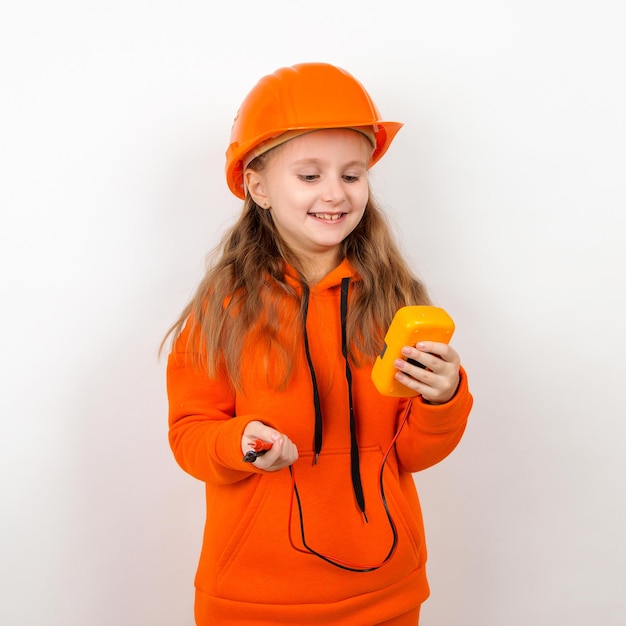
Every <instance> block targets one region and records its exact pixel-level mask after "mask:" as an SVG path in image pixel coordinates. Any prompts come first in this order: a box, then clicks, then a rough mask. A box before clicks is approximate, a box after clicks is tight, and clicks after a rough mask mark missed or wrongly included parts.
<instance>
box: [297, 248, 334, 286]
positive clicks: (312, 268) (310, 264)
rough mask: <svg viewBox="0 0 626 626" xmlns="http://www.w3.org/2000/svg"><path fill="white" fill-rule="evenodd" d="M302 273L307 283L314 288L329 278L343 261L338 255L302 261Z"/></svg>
mask: <svg viewBox="0 0 626 626" xmlns="http://www.w3.org/2000/svg"><path fill="white" fill-rule="evenodd" d="M300 263H301V267H302V273H303V274H304V277H305V278H306V282H307V283H308V284H309V285H311V286H313V285H317V283H319V282H320V281H321V280H322V279H323V278H324V277H325V276H328V274H330V272H332V271H333V270H334V269H335V268H336V267H337V266H338V265H339V263H341V259H340V258H338V256H337V254H335V253H333V254H332V255H327V256H319V257H315V258H313V259H311V258H309V259H300Z"/></svg>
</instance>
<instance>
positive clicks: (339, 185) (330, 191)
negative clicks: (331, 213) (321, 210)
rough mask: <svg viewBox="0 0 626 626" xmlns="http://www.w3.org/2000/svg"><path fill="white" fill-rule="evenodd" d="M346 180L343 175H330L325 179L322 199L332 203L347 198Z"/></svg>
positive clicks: (338, 202)
mask: <svg viewBox="0 0 626 626" xmlns="http://www.w3.org/2000/svg"><path fill="white" fill-rule="evenodd" d="M344 185H345V182H344V180H343V178H342V177H341V176H329V177H328V178H326V180H325V181H324V188H323V190H322V200H323V201H324V202H328V203H330V204H340V203H341V202H343V201H344V200H345V198H346V192H345V190H344Z"/></svg>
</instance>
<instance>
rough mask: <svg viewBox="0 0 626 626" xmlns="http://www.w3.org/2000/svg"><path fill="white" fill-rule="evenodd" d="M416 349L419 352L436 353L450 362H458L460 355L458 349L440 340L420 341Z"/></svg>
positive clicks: (435, 354)
mask: <svg viewBox="0 0 626 626" xmlns="http://www.w3.org/2000/svg"><path fill="white" fill-rule="evenodd" d="M415 349H416V350H417V351H418V352H421V353H426V354H430V355H434V356H436V357H438V358H440V359H443V360H444V361H446V362H448V363H458V362H459V361H460V357H459V355H458V353H457V352H456V350H455V349H454V348H453V347H452V346H451V345H450V344H447V343H442V342H440V341H420V342H419V343H418V344H417V345H416V346H415Z"/></svg>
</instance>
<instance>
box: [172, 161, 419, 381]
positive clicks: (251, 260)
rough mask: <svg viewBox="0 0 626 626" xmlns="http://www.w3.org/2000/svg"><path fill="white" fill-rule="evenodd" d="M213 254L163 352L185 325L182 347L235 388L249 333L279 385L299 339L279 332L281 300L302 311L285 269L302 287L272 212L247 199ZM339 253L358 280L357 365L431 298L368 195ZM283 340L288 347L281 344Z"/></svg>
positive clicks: (353, 323) (353, 328)
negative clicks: (401, 312)
mask: <svg viewBox="0 0 626 626" xmlns="http://www.w3.org/2000/svg"><path fill="white" fill-rule="evenodd" d="M266 156H267V154H264V155H261V156H259V157H257V158H256V159H255V160H254V161H253V162H252V163H251V164H250V165H249V166H248V167H250V168H252V169H255V170H256V171H261V170H262V169H263V168H264V167H265V163H266ZM212 256H213V258H215V261H213V262H212V263H210V264H209V267H208V268H207V272H206V274H205V276H204V278H203V279H202V281H201V282H200V285H199V286H198V288H197V290H196V292H195V294H194V296H193V297H192V299H191V301H190V302H189V303H188V304H187V306H186V307H185V308H184V310H183V312H182V313H181V315H180V317H179V318H178V320H177V321H176V322H175V323H174V324H173V325H172V326H171V328H170V329H169V330H168V332H167V334H166V336H165V338H164V340H163V343H162V344H161V348H163V346H164V345H165V343H166V342H167V340H168V338H171V339H172V342H175V341H176V340H177V339H178V337H179V336H180V335H181V333H182V331H183V328H184V327H185V324H186V323H189V325H190V328H189V338H188V342H187V349H188V350H189V351H190V352H193V353H194V355H195V359H196V363H198V364H199V365H201V366H203V367H205V368H206V371H207V373H208V374H209V376H215V374H216V373H217V370H218V368H221V367H223V368H225V370H226V372H227V374H228V377H229V379H230V382H231V384H232V385H233V386H234V387H235V388H236V389H240V388H241V375H240V363H241V357H242V351H243V347H244V342H245V341H246V339H247V338H248V337H249V336H250V333H254V335H255V339H256V338H260V339H261V340H262V341H263V342H264V344H265V345H266V346H267V350H268V351H269V350H272V351H273V353H272V357H273V358H272V362H273V363H274V365H273V367H277V368H278V371H280V372H282V375H281V379H282V380H281V383H282V384H284V383H285V382H287V379H288V377H289V374H290V372H291V363H292V360H293V350H294V346H295V344H296V343H297V340H298V337H297V335H296V334H295V333H292V334H291V336H290V338H289V339H285V334H284V333H281V332H280V329H281V328H284V327H285V319H284V314H285V310H286V309H285V306H284V304H285V302H286V301H287V302H291V303H292V304H293V306H292V307H291V309H290V310H292V311H295V312H296V314H295V316H296V317H297V311H300V316H301V317H302V312H301V304H302V302H301V295H300V292H298V291H297V290H296V289H294V288H293V287H292V286H291V285H289V284H288V282H287V281H286V279H285V271H286V264H288V265H290V266H291V267H293V268H294V269H295V270H296V272H297V273H298V276H299V281H300V283H301V285H302V287H303V288H305V287H306V279H305V277H304V274H303V272H302V266H301V264H300V261H299V259H298V258H297V257H296V255H295V254H294V253H293V252H292V251H291V250H290V249H289V247H288V246H287V244H286V243H285V241H284V240H283V239H282V237H281V236H280V234H279V233H278V231H277V229H276V226H275V224H274V222H273V220H272V215H271V211H268V210H265V209H262V208H261V207H259V206H258V205H257V204H256V203H255V202H254V200H252V198H251V197H250V195H249V194H248V195H247V197H246V200H245V202H244V206H243V211H242V213H241V215H240V217H239V219H238V220H237V222H236V223H235V224H234V225H233V226H232V227H231V228H230V229H229V230H228V231H227V232H226V234H225V235H224V237H223V239H222V241H221V243H220V244H219V245H218V247H217V248H216V249H215V251H214V254H213V255H212ZM341 256H342V258H344V259H348V261H349V262H350V264H351V266H352V268H353V269H354V271H355V272H356V273H357V274H358V275H359V277H360V280H358V281H353V283H352V284H351V289H352V293H351V299H350V307H349V310H348V318H347V333H348V337H349V338H350V358H351V359H352V360H353V362H355V363H357V364H359V363H360V362H362V359H364V358H365V359H367V358H375V356H376V355H377V354H378V353H379V352H380V349H381V347H382V339H383V336H384V332H385V330H386V328H387V326H388V325H389V323H390V322H391V319H392V318H393V316H394V314H395V312H396V311H397V309H398V308H400V307H401V306H405V305H416V304H430V298H429V296H428V293H427V290H426V288H425V286H424V285H423V284H422V282H421V281H420V280H418V279H417V278H416V277H415V275H414V274H413V272H412V271H411V270H410V268H409V267H408V265H407V263H406V262H405V260H404V258H403V256H402V254H401V253H400V251H399V248H398V246H397V244H396V242H395V241H394V238H393V236H392V232H391V228H390V225H389V223H388V221H387V219H386V217H385V215H384V213H383V212H382V210H381V209H380V208H379V207H378V206H377V203H376V202H375V200H374V199H373V197H372V194H371V193H370V195H369V199H368V202H367V206H366V208H365V212H364V214H363V217H362V219H361V221H360V222H359V224H358V225H357V227H356V228H355V229H354V230H353V231H352V232H351V233H350V235H348V237H346V239H344V241H343V242H342V249H341ZM288 308H289V307H287V309H288ZM279 313H282V315H281V314H279ZM285 341H291V343H290V344H289V345H285ZM276 360H277V361H278V365H276ZM268 362H269V359H268Z"/></svg>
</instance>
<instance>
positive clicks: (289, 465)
mask: <svg viewBox="0 0 626 626" xmlns="http://www.w3.org/2000/svg"><path fill="white" fill-rule="evenodd" d="M400 127H401V124H398V123H395V122H385V121H382V120H381V119H380V115H379V113H378V110H377V108H376V106H375V105H374V103H373V102H372V100H371V99H370V97H369V95H368V93H367V92H366V91H365V89H364V88H363V86H362V85H361V84H360V83H359V82H358V81H357V80H356V79H355V78H354V77H352V76H351V75H350V74H348V73H347V72H345V71H343V70H341V69H339V68H337V67H334V66H332V65H327V64H321V63H307V64H301V65H295V66H293V67H288V68H282V69H279V70H277V71H276V72H274V73H273V74H271V75H269V76H266V77H264V78H263V79H261V81H259V83H258V84H257V85H256V86H255V87H254V88H253V89H252V91H251V92H250V93H249V94H248V96H247V97H246V99H245V100H244V102H243V104H242V106H241V108H240V110H239V112H238V114H237V117H236V118H235V122H234V125H233V128H232V134H231V143H230V146H229V147H228V151H227V153H226V178H227V182H228V185H229V187H230V189H231V190H232V192H233V193H234V194H235V195H236V196H238V197H240V198H241V199H243V200H244V205H243V212H242V214H241V217H240V218H239V220H238V221H237V223H236V224H235V225H234V226H233V227H232V228H231V229H230V231H229V232H228V233H227V234H226V236H225V238H224V240H223V243H222V245H221V248H220V250H221V254H220V255H219V257H218V258H217V261H216V262H215V263H214V264H213V266H212V267H211V268H210V269H209V270H208V272H207V274H206V276H205V278H204V280H203V281H202V283H201V284H200V286H199V288H198V290H197V292H196V294H195V296H194V297H193V299H192V300H191V302H190V303H189V304H188V305H187V307H186V308H185V310H184V311H183V313H182V315H181V316H180V318H179V320H178V321H177V322H176V324H175V325H174V326H173V328H172V329H171V331H170V333H171V334H172V336H173V349H172V352H171V354H170V357H169V362H168V369H167V384H168V394H169V404H170V409H169V425H170V444H171V447H172V450H173V452H174V455H175V457H176V460H177V461H178V463H179V464H180V466H181V467H182V468H183V469H184V470H185V471H187V472H188V473H189V474H191V475H192V476H195V477H196V478H198V479H199V480H201V481H203V482H204V483H205V484H206V505H207V519H206V527H205V532H204V541H203V546H202V553H201V557H200V563H199V566H198V571H197V575H196V600H195V617H196V623H197V624H198V625H199V626H207V625H209V624H210V625H216V624H217V625H222V624H225V625H240V624H250V623H254V624H257V625H267V626H276V625H277V624H288V625H292V626H294V625H300V624H325V625H328V624H333V625H341V624H350V625H355V626H368V625H374V624H386V625H397V626H401V625H407V626H408V625H411V626H415V624H417V623H418V619H419V609H420V605H421V603H422V602H423V601H424V600H425V599H426V598H427V596H428V593H429V590H428V584H427V581H426V574H425V562H426V548H425V544H424V531H423V524H422V517H421V511H420V506H419V502H418V497H417V493H416V490H415V485H414V482H413V478H412V476H411V474H412V473H413V472H417V471H419V470H422V469H425V468H427V467H429V466H431V465H433V464H435V463H437V462H439V461H441V460H442V459H443V458H444V457H446V456H447V455H448V454H449V453H450V452H451V451H452V450H453V449H454V447H455V446H456V445H457V443H458V442H459V440H460V438H461V436H462V433H463V430H464V428H465V424H466V420H467V417H468V414H469V412H470V408H471V405H472V397H471V395H470V393H469V391H468V387H467V382H466V378H465V373H464V372H463V370H462V368H461V367H460V360H459V356H458V354H457V353H456V352H455V351H454V349H453V348H451V347H450V346H449V345H447V344H445V343H435V342H430V341H425V342H421V343H419V344H418V345H417V346H406V347H405V348H404V350H403V354H404V357H406V358H404V359H398V360H397V362H396V367H397V370H398V371H397V374H396V378H397V380H398V381H399V382H401V383H402V384H403V385H405V386H406V387H407V395H412V394H413V392H417V393H418V394H419V395H418V396H416V397H415V398H414V399H413V401H412V402H411V401H409V399H407V398H394V397H387V396H383V395H381V394H380V393H379V392H378V391H377V389H376V387H375V386H374V384H373V383H372V379H371V370H372V365H373V363H374V361H375V358H376V356H377V355H378V354H379V353H380V351H381V347H382V345H383V337H384V335H385V332H386V330H387V327H388V325H389V323H390V321H391V319H392V317H393V315H394V314H395V312H396V311H397V309H398V308H400V307H402V306H404V305H424V304H429V303H430V301H429V298H428V295H427V292H426V290H425V288H424V286H423V285H422V284H421V283H420V282H419V281H418V280H417V279H416V278H415V277H414V276H413V274H412V273H411V271H410V270H409V268H408V267H407V265H406V264H405V262H404V260H403V258H402V256H401V255H400V253H399V251H398V248H397V247H396V245H395V244H394V242H393V239H392V236H391V234H390V229H389V227H388V226H387V224H386V222H385V219H384V217H383V214H382V212H381V210H380V209H379V208H378V207H377V205H376V203H375V201H374V199H373V198H372V195H371V193H370V189H369V184H368V171H369V168H370V167H371V166H372V165H373V164H374V163H376V161H378V160H379V159H380V158H381V156H382V155H383V154H384V153H385V152H386V150H387V148H388V147H389V145H390V143H391V141H392V140H393V138H394V136H395V134H396V133H397V132H398V130H399V129H400ZM408 359H411V361H412V362H410V361H409V360H408ZM415 361H417V362H419V363H421V364H422V365H423V366H424V367H419V366H418V365H415V364H414V363H415Z"/></svg>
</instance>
